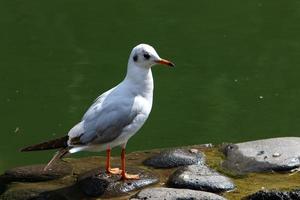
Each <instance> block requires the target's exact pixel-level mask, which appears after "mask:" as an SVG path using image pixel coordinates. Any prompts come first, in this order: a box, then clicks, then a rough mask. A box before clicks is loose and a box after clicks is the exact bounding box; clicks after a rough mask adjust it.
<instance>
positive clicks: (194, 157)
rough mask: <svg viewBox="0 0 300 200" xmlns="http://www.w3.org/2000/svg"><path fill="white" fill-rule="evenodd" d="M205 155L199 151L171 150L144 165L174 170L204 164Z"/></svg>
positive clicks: (148, 160) (149, 159) (163, 152)
mask: <svg viewBox="0 0 300 200" xmlns="http://www.w3.org/2000/svg"><path fill="white" fill-rule="evenodd" d="M204 162H205V159H204V155H203V153H201V152H198V151H197V150H195V151H192V150H187V149H171V150H166V151H162V152H160V153H159V154H157V155H154V156H152V157H150V158H148V159H146V160H145V161H144V162H143V164H144V165H147V166H151V167H154V168H173V167H178V166H185V165H193V164H201V163H204Z"/></svg>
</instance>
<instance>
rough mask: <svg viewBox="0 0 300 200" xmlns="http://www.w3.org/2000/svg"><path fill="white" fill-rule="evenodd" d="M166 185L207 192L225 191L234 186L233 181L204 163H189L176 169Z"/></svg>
mask: <svg viewBox="0 0 300 200" xmlns="http://www.w3.org/2000/svg"><path fill="white" fill-rule="evenodd" d="M168 186H170V187H174V188H188V189H194V190H203V191H208V192H216V193H219V192H225V191H229V190H233V189H234V188H235V185H234V183H233V182H232V181H231V180H230V179H229V178H228V177H226V176H223V175H221V174H220V173H218V172H216V171H215V170H213V169H210V168H209V167H207V166H206V165H190V166H186V167H181V168H179V169H178V170H176V171H175V172H174V173H173V174H172V175H171V176H170V178H169V180H168Z"/></svg>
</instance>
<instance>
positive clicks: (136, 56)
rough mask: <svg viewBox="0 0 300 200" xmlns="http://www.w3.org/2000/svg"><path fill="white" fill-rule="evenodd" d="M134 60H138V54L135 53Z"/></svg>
mask: <svg viewBox="0 0 300 200" xmlns="http://www.w3.org/2000/svg"><path fill="white" fill-rule="evenodd" d="M133 60H134V62H136V61H137V60H138V55H136V54H135V55H134V56H133Z"/></svg>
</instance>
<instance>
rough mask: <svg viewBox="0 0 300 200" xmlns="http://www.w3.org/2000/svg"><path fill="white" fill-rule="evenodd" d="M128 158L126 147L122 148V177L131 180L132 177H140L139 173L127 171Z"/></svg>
mask: <svg viewBox="0 0 300 200" xmlns="http://www.w3.org/2000/svg"><path fill="white" fill-rule="evenodd" d="M125 160H126V158H125V148H122V153H121V164H122V166H121V175H122V177H121V179H122V180H130V179H134V180H136V179H139V178H140V177H139V175H138V174H127V173H126V171H125V168H126V161H125Z"/></svg>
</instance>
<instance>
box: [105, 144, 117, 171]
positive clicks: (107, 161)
mask: <svg viewBox="0 0 300 200" xmlns="http://www.w3.org/2000/svg"><path fill="white" fill-rule="evenodd" d="M110 152H111V149H110V148H107V149H106V173H108V174H121V170H120V169H119V168H111V167H110Z"/></svg>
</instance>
